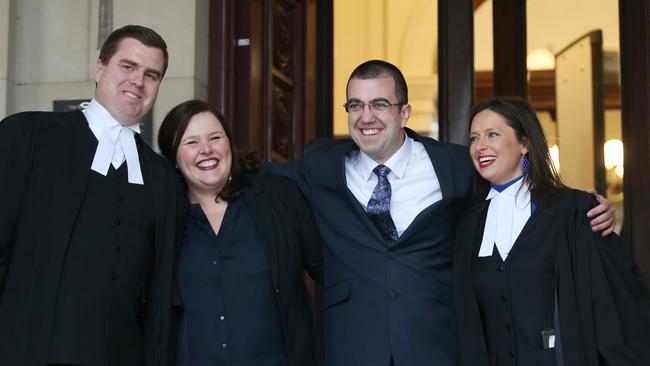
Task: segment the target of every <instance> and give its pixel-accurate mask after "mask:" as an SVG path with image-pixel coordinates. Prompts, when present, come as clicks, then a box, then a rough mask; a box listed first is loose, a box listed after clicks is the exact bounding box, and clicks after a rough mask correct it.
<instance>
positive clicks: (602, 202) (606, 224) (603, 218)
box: [587, 188, 616, 236]
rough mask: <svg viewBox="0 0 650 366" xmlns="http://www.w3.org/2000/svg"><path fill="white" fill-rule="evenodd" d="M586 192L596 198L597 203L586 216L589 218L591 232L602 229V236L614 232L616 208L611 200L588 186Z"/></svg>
mask: <svg viewBox="0 0 650 366" xmlns="http://www.w3.org/2000/svg"><path fill="white" fill-rule="evenodd" d="M587 193H589V194H591V195H592V196H594V197H595V198H596V200H598V202H599V205H598V206H596V207H594V208H592V209H591V210H589V212H587V217H589V218H591V219H592V220H591V230H592V231H593V232H598V231H602V233H601V235H602V236H607V235H609V234H611V233H613V232H614V227H615V226H616V209H615V208H614V204H613V203H612V201H610V200H608V199H607V198H605V197H603V196H601V195H600V194H598V192H596V190H595V189H593V188H589V189H588V190H587Z"/></svg>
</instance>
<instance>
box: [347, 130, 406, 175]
mask: <svg viewBox="0 0 650 366" xmlns="http://www.w3.org/2000/svg"><path fill="white" fill-rule="evenodd" d="M404 137H405V139H404V143H403V144H402V146H400V148H399V149H398V150H397V151H396V152H395V153H394V154H393V156H391V157H390V158H389V159H388V160H386V162H385V163H384V164H383V165H385V166H387V167H388V168H390V171H391V172H392V173H393V174H395V176H397V177H398V178H400V179H401V178H402V177H403V176H404V172H405V171H406V166H407V165H408V163H409V161H410V160H411V151H412V150H413V139H412V138H411V137H409V136H408V135H406V132H404ZM377 165H379V164H377V162H376V161H374V160H373V159H372V158H371V157H370V156H368V154H366V153H365V152H363V151H362V150H359V157H358V160H357V166H358V168H359V171H361V172H363V177H364V178H365V179H366V180H367V181H368V180H370V178H371V177H372V175H373V172H372V170H373V169H375V167H376V166H377Z"/></svg>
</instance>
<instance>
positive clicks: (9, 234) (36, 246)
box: [0, 26, 181, 366]
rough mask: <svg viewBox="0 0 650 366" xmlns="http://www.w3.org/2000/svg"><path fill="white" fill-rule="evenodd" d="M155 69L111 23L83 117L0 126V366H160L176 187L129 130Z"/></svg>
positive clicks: (136, 34) (43, 116)
mask: <svg viewBox="0 0 650 366" xmlns="http://www.w3.org/2000/svg"><path fill="white" fill-rule="evenodd" d="M167 64H168V55H167V46H166V44H165V41H164V40H163V39H162V38H161V37H160V36H159V35H158V34H157V33H156V32H155V31H153V30H151V29H149V28H146V27H142V26H125V27H123V28H120V29H118V30H116V31H114V32H113V33H112V34H111V35H110V36H109V38H108V39H107V40H106V42H105V43H104V45H103V46H102V49H101V51H100V55H99V58H98V60H97V62H96V65H95V81H96V90H95V96H94V98H93V100H92V101H91V102H90V103H89V104H88V105H86V106H85V109H84V110H83V111H75V112H68V113H53V112H24V113H19V114H15V115H12V116H9V117H7V118H6V119H5V120H4V121H2V122H1V123H0V365H3V366H31V365H33V366H43V365H119V366H129V365H143V364H146V365H162V364H165V363H166V362H167V344H168V336H169V323H170V322H169V316H170V315H169V308H170V302H171V293H172V291H171V288H172V265H173V253H174V245H175V243H176V240H177V237H178V232H179V230H178V228H179V227H180V225H179V222H180V219H179V210H178V204H179V202H178V200H179V199H180V197H181V194H180V192H181V187H180V184H179V182H178V178H177V175H176V174H175V172H174V169H173V168H172V167H171V166H169V165H168V164H166V163H165V162H164V161H163V159H162V158H160V157H159V156H158V155H157V154H156V153H154V152H153V150H152V149H151V148H150V147H149V146H147V145H146V144H145V143H143V141H142V140H141V139H140V137H139V136H138V134H137V132H139V128H138V123H140V122H141V121H142V119H143V117H144V116H145V115H146V114H147V113H148V112H149V111H150V110H151V107H152V106H153V104H154V102H155V100H156V96H157V94H158V89H159V86H160V82H161V81H162V78H163V76H164V74H165V71H166V69H167Z"/></svg>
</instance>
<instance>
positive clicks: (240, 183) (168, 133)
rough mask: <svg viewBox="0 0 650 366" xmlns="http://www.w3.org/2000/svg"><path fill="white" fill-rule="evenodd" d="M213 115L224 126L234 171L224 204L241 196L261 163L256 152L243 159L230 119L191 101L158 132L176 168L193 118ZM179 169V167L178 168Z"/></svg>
mask: <svg viewBox="0 0 650 366" xmlns="http://www.w3.org/2000/svg"><path fill="white" fill-rule="evenodd" d="M203 112H209V113H212V114H213V115H214V116H215V117H216V118H217V120H219V122H220V123H221V126H222V127H223V130H224V132H225V133H226V137H227V138H228V144H230V152H231V154H232V166H231V168H230V179H229V180H228V183H226V186H225V187H224V188H223V189H222V190H221V192H219V194H218V195H217V197H215V199H217V198H221V199H223V200H224V201H230V200H232V199H233V198H235V197H237V196H238V195H239V194H240V193H241V192H242V191H243V190H244V189H245V188H246V187H247V186H248V179H246V176H247V175H248V174H255V173H257V171H258V170H259V166H260V161H259V159H258V158H257V156H256V154H255V153H250V154H246V155H245V156H244V157H243V158H240V157H239V154H238V152H237V148H236V147H235V145H234V144H233V142H232V134H231V133H230V127H229V126H228V123H226V119H225V118H224V117H223V116H222V115H221V114H220V113H219V112H218V111H217V109H216V108H215V107H214V106H213V105H211V104H210V103H207V102H204V101H201V100H188V101H187V102H183V103H181V104H179V105H177V106H176V107H174V108H173V109H172V110H171V111H169V113H167V115H166V116H165V119H163V122H162V124H161V125H160V130H159V131H158V147H159V148H160V152H161V153H162V155H163V156H164V157H165V158H167V160H168V161H169V162H170V163H171V164H172V165H174V166H176V153H177V152H178V147H179V146H180V143H181V138H182V137H183V134H184V133H185V130H187V126H188V125H189V123H190V120H191V119H192V117H194V116H195V115H197V114H199V113H203ZM177 169H178V168H177Z"/></svg>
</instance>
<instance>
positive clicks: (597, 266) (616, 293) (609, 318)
mask: <svg viewBox="0 0 650 366" xmlns="http://www.w3.org/2000/svg"><path fill="white" fill-rule="evenodd" d="M574 204H575V205H576V208H577V209H576V210H575V214H576V217H575V238H576V247H577V248H579V249H577V251H576V252H575V255H584V256H588V258H583V259H580V258H574V261H573V262H574V263H576V262H583V263H586V264H587V265H588V270H589V274H590V275H589V276H588V278H589V283H588V284H583V285H586V286H589V290H590V291H588V293H589V292H590V293H591V299H590V301H589V302H583V303H588V304H589V305H590V306H591V310H592V311H593V328H592V329H593V330H594V333H595V334H594V336H595V343H596V348H597V355H598V359H599V364H601V365H616V366H620V365H639V366H641V365H646V366H647V365H650V301H649V299H648V290H647V286H646V283H645V282H644V280H643V277H642V275H641V273H640V271H639V270H638V268H637V266H636V264H635V262H634V260H633V258H632V256H631V254H630V253H629V252H628V250H627V248H626V247H625V246H624V243H623V241H622V240H621V238H620V237H619V236H618V235H615V234H612V235H609V236H607V237H605V238H602V237H601V236H600V234H599V233H593V232H592V231H591V227H590V224H589V220H588V219H587V216H586V213H587V211H588V210H589V209H590V208H591V207H593V206H594V200H593V198H592V197H590V196H588V195H587V194H586V193H584V192H578V191H575V192H574ZM583 270H584V268H583ZM579 285H580V284H578V286H579ZM582 300H584V299H582ZM579 301H580V300H579Z"/></svg>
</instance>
